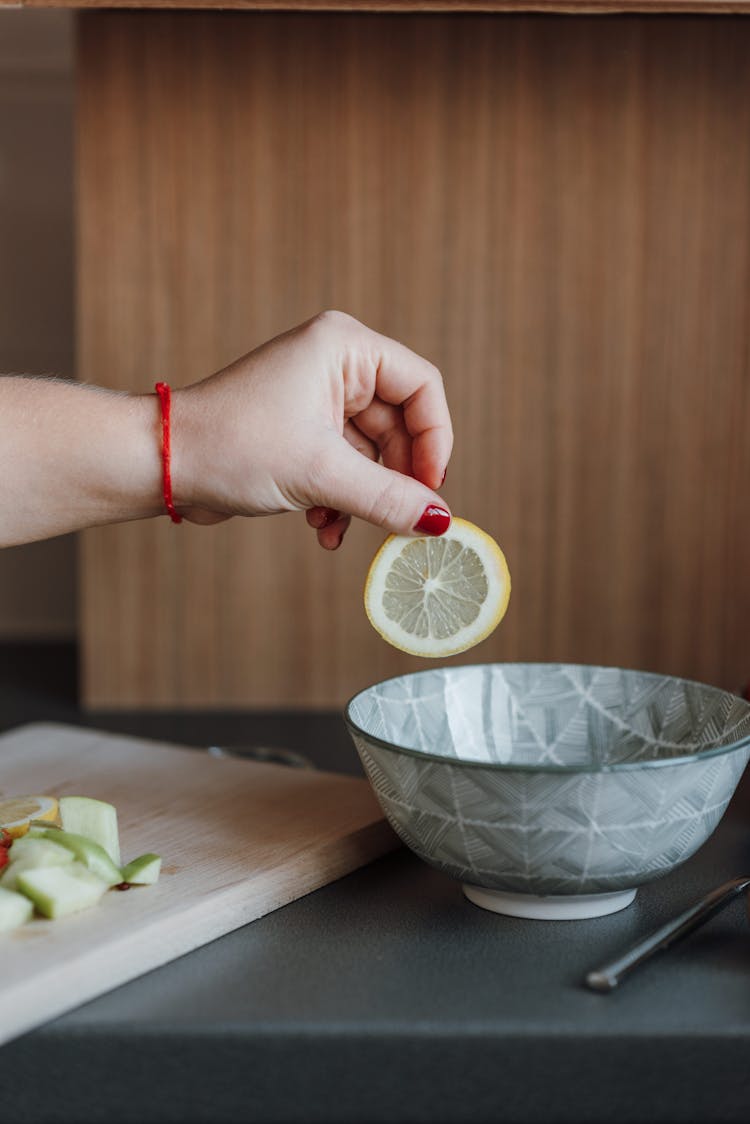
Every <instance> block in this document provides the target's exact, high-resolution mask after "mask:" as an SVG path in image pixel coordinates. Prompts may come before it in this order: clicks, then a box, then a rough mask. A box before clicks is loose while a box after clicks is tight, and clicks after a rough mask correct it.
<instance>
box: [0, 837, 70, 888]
mask: <svg viewBox="0 0 750 1124" xmlns="http://www.w3.org/2000/svg"><path fill="white" fill-rule="evenodd" d="M74 858H75V856H74V854H73V852H72V851H71V850H70V849H69V848H68V847H61V846H60V844H59V843H53V842H52V840H51V839H35V838H33V837H31V838H29V836H28V835H24V836H23V837H22V838H21V839H17V840H16V842H15V843H14V844H13V847H12V848H11V851H10V862H9V863H8V866H7V867H6V869H5V870H4V871H3V876H2V878H0V886H3V887H5V889H6V890H15V889H16V888H17V883H18V876H19V874H21V873H22V872H23V871H25V870H37V869H38V868H40V867H45V866H66V865H67V864H68V863H72V862H73V860H74Z"/></svg>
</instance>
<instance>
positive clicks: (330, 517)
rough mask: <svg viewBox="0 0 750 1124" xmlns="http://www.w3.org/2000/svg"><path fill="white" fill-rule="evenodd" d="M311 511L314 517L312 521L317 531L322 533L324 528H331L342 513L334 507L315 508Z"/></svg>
mask: <svg viewBox="0 0 750 1124" xmlns="http://www.w3.org/2000/svg"><path fill="white" fill-rule="evenodd" d="M310 511H311V515H312V519H311V520H310V521H311V523H312V525H313V526H314V527H315V530H316V531H322V530H323V528H324V527H330V526H331V523H335V522H336V520H337V519H338V518H339V516H340V515H341V512H340V511H336V509H335V508H333V507H313V508H311V509H310Z"/></svg>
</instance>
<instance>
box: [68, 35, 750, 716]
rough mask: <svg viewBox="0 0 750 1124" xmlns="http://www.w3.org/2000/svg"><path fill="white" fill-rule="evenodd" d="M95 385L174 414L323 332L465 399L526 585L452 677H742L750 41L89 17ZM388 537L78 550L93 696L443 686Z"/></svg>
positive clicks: (264, 526) (490, 513)
mask: <svg viewBox="0 0 750 1124" xmlns="http://www.w3.org/2000/svg"><path fill="white" fill-rule="evenodd" d="M79 46H80V56H79V60H80V61H79V66H80V88H79V214H80V225H79V247H78V249H79V255H78V260H79V268H80V288H79V328H80V351H79V360H80V375H81V377H83V378H84V379H89V380H92V381H96V380H100V381H106V382H108V383H110V384H111V385H113V386H119V387H130V388H141V389H148V388H150V387H151V386H152V385H153V382H154V381H155V379H156V378H157V377H158V378H166V379H168V380H169V381H171V382H173V383H174V384H180V383H184V382H187V381H191V380H193V379H196V378H199V377H201V376H202V375H204V374H206V373H208V372H210V371H212V370H214V369H216V368H218V367H220V366H222V365H223V364H225V363H226V362H227V361H229V360H230V359H232V358H233V357H235V356H236V355H238V354H240V353H241V352H243V351H246V350H248V349H249V348H251V347H253V346H255V345H256V344H258V343H260V342H261V341H263V340H264V339H265V338H267V337H269V336H271V335H273V334H275V333H277V332H279V331H281V330H283V329H285V328H287V327H288V326H290V325H292V324H294V323H297V322H299V321H300V320H303V319H305V318H306V317H308V316H309V315H311V314H313V313H315V312H316V311H318V310H320V309H321V308H324V307H340V308H344V309H346V310H347V311H349V312H351V313H352V314H354V315H356V316H358V317H359V318H360V319H362V320H364V321H365V322H367V323H369V324H371V325H372V326H373V327H376V328H378V329H379V330H381V331H384V332H386V333H388V334H391V335H393V336H395V337H397V338H400V339H402V340H404V342H406V343H407V344H409V345H410V346H412V347H413V348H415V349H416V350H418V351H420V352H421V353H423V354H425V355H427V356H429V357H430V358H431V359H433V360H434V361H435V362H436V363H438V365H439V366H440V367H441V369H442V371H443V372H444V375H445V379H446V384H447V389H448V394H449V399H450V402H451V406H452V410H453V413H454V421H455V428H456V448H455V454H454V457H453V460H452V462H451V466H450V468H449V471H448V478H447V481H446V486H445V495H446V498H447V499H448V500H449V502H450V503H451V505H452V507H453V510H454V511H455V512H456V513H457V514H461V515H463V516H465V517H466V518H469V519H472V520H474V521H475V522H478V523H479V524H481V525H483V526H484V527H485V528H486V529H487V530H489V531H490V532H491V533H493V534H494V535H495V537H496V538H497V539H498V540H499V541H500V543H501V544H502V546H503V547H504V549H505V551H506V553H507V556H508V560H509V564H510V568H511V573H512V575H513V582H514V591H513V596H512V598H511V605H510V609H509V612H508V615H507V617H506V619H505V621H504V622H503V624H502V626H501V627H500V629H498V631H497V632H496V633H495V634H494V636H493V637H492V638H491V639H489V640H488V641H486V642H485V643H484V644H483V645H481V646H480V647H479V648H477V649H474V650H473V651H471V652H469V653H465V654H464V656H463V657H458V659H457V661H456V662H469V661H475V660H492V659H513V660H524V659H529V660H545V659H549V660H561V661H581V662H591V663H597V664H599V663H612V664H619V665H624V666H630V667H639V668H644V669H653V670H659V671H663V672H669V673H674V674H685V675H688V676H693V677H696V678H699V679H704V680H707V681H709V682H713V683H718V684H721V685H724V686H727V687H733V686H736V685H737V684H738V683H739V682H742V681H743V680H746V679H747V678H748V671H749V669H750V656H749V655H748V643H747V639H746V635H745V633H746V622H747V620H748V616H749V614H748V610H750V591H749V590H748V587H747V582H746V581H745V575H746V574H747V572H748V563H749V562H750V529H749V526H748V523H747V520H746V519H745V509H746V494H747V484H748V479H750V442H748V440H747V429H748V422H749V421H750V335H748V317H747V310H748V305H749V301H750V250H749V249H748V247H750V147H749V146H748V145H747V137H748V135H750V24H747V23H745V22H744V21H742V20H736V19H728V20H711V21H706V20H691V19H686V20H680V21H672V20H669V19H636V18H633V19H630V18H628V19H617V18H615V19H612V20H607V21H600V20H595V19H590V20H589V19H581V20H576V21H569V20H566V19H564V18H559V19H556V18H550V19H544V20H539V19H533V18H531V19H530V18H526V17H523V16H518V17H513V16H511V17H502V18H498V17H482V16H475V17H474V16H473V17H430V18H426V17H405V16H404V17H393V18H391V17H386V16H378V17H367V16H362V17H357V18H351V17H346V16H326V17H322V16H289V15H287V16H283V17H280V16H273V15H248V14H244V15H243V14H224V15H219V14H213V15H211V16H208V15H204V14H187V13H182V14H179V15H173V14H163V13H141V14H139V13H128V14H123V13H110V14H99V13H98V14H93V15H84V16H82V17H81V36H80V45H79ZM380 538H381V536H380V535H379V533H378V532H376V531H373V530H371V529H369V528H365V527H362V526H359V527H357V528H356V529H353V531H352V532H350V535H349V538H348V540H347V542H346V544H345V546H344V548H343V549H342V550H341V551H340V552H338V553H337V554H335V555H329V554H324V553H323V552H322V551H319V549H318V548H317V546H316V544H315V542H314V539H313V537H312V534H311V532H310V531H309V529H308V528H307V527H306V526H305V523H304V518H303V517H302V516H299V517H295V516H285V517H282V518H276V519H273V520H254V521H248V522H244V523H243V522H239V521H233V522H232V523H229V524H226V525H223V526H220V527H218V528H212V529H205V528H195V527H188V526H185V525H183V526H181V527H179V528H176V527H173V526H171V525H170V524H169V523H168V521H167V520H166V519H165V520H161V521H158V522H152V523H150V524H146V525H141V526H136V525H133V526H128V527H117V528H109V529H103V530H97V531H94V532H90V533H88V534H87V535H86V536H85V537H84V544H83V556H82V561H83V566H82V591H81V604H82V607H83V621H82V629H83V638H84V663H85V677H84V682H85V685H86V686H85V692H86V701H87V702H88V703H90V704H92V705H97V706H107V705H115V706H120V705H124V706H128V705H138V706H140V705H146V706H164V705H169V706H180V705H186V706H237V707H246V706H247V707H252V706H256V707H257V706H277V705H298V706H310V705H326V706H330V705H333V706H339V705H340V704H341V703H342V702H343V701H344V700H345V699H346V697H347V696H348V695H350V694H351V693H353V692H354V691H355V690H357V689H359V688H361V687H362V686H365V685H367V684H369V683H371V682H374V681H376V680H378V679H380V678H383V677H384V676H386V675H392V674H397V673H399V672H401V671H405V670H412V669H414V668H415V667H418V666H421V664H420V661H418V660H416V659H413V658H411V657H408V656H402V655H400V654H399V653H396V652H395V651H392V650H391V649H389V648H388V647H387V646H386V645H385V644H384V643H383V642H382V641H381V640H380V639H379V637H378V636H376V635H375V633H374V632H372V630H371V629H370V628H369V626H368V624H367V622H366V620H365V616H364V612H363V609H362V603H361V590H362V583H363V580H364V576H365V572H366V568H367V564H368V562H369V558H370V556H371V555H372V553H373V551H374V548H375V546H376V544H377V543H378V542H379V541H380Z"/></svg>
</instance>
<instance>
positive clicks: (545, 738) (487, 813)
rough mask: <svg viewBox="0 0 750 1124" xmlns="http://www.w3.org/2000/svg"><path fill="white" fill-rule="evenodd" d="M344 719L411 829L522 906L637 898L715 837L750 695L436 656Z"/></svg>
mask: <svg viewBox="0 0 750 1124" xmlns="http://www.w3.org/2000/svg"><path fill="white" fill-rule="evenodd" d="M345 718H346V723H347V726H348V727H349V731H350V733H351V735H352V737H353V739H354V743H355V745H356V747H357V750H358V752H359V755H360V758H361V759H362V763H363V765H364V767H365V769H366V771H367V775H368V777H369V779H370V782H371V784H372V786H373V788H374V790H375V792H376V794H377V797H378V799H379V801H380V804H381V806H382V808H383V811H384V812H385V814H386V816H387V817H388V819H389V821H390V823H391V824H392V825H393V827H394V828H395V830H396V831H397V833H398V834H399V836H400V837H401V839H402V840H403V841H404V843H406V845H407V846H408V847H410V848H411V849H412V850H413V851H415V852H416V853H417V854H418V855H419V856H420V857H421V858H423V859H424V860H425V861H426V862H428V863H430V864H431V865H432V866H436V867H438V868H439V869H440V870H444V871H447V872H448V873H449V874H451V875H453V877H454V878H457V879H459V880H460V881H461V882H462V883H463V887H464V892H465V894H466V896H467V897H468V898H469V899H470V900H471V901H473V902H475V903H476V904H477V905H481V906H484V907H486V908H489V909H494V910H496V911H498V912H501V913H511V914H515V915H516V916H521V917H549V918H577V917H596V916H600V915H602V914H605V913H613V912H615V911H616V910H618V909H622V908H624V907H625V906H626V905H629V904H630V902H631V901H632V900H633V898H634V897H635V890H636V887H637V886H639V885H641V884H642V883H644V882H648V881H650V880H651V879H653V878H659V877H660V876H661V875H663V874H667V873H668V872H669V871H670V870H672V869H673V868H674V867H675V866H677V865H678V864H680V863H682V862H684V861H685V859H687V858H689V857H690V855H692V854H693V852H694V851H696V850H697V848H698V847H700V846H701V844H702V843H704V842H705V841H706V839H707V838H708V836H709V835H710V834H711V832H712V831H713V830H714V828H715V827H716V825H717V824H718V822H719V820H720V819H721V816H722V814H723V812H724V809H725V808H726V806H727V804H728V802H729V799H730V797H731V796H732V793H733V792H734V790H735V788H736V786H737V782H738V781H739V778H740V776H741V774H742V771H743V769H744V768H745V765H746V764H747V761H748V758H749V757H750V703H748V702H746V701H744V700H743V699H740V698H738V697H737V696H735V695H732V694H730V693H729V692H726V691H721V690H718V689H717V688H715V687H708V686H704V685H702V684H700V683H693V682H690V681H688V680H684V679H673V678H669V677H667V676H663V675H652V674H649V673H646V672H639V671H623V670H620V669H618V668H607V667H585V666H579V665H574V664H484V665H476V666H472V667H450V668H437V669H435V670H429V671H421V672H417V673H416V674H413V675H403V676H400V677H399V678H397V679H389V680H386V681H385V682H383V683H378V684H376V685H375V686H373V687H370V688H368V689H367V690H366V691H362V692H361V693H360V694H358V695H356V696H355V697H354V698H353V699H352V700H351V701H350V702H349V704H348V706H347V708H346V713H345Z"/></svg>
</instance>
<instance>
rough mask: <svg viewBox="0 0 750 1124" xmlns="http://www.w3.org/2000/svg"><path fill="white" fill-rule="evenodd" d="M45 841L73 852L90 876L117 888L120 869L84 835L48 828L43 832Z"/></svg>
mask: <svg viewBox="0 0 750 1124" xmlns="http://www.w3.org/2000/svg"><path fill="white" fill-rule="evenodd" d="M44 838H45V839H51V840H52V842H53V843H59V844H60V846H61V847H67V848H68V850H69V851H72V852H73V855H74V856H75V858H76V859H77V860H78V861H79V862H80V863H81V864H82V865H83V866H85V867H86V868H87V869H88V870H90V871H91V873H92V874H95V875H96V877H97V878H99V879H101V880H102V881H103V882H105V883H106V884H107V886H117V885H118V883H120V882H122V874H121V873H120V868H119V867H118V866H115V864H114V863H113V862H112V859H111V858H110V857H109V855H108V854H107V852H106V851H105V850H104V848H103V847H100V846H99V844H98V843H94V841H93V840H92V839H88V838H87V837H86V836H85V835H76V834H75V833H74V832H72V831H62V830H60V828H57V827H49V828H47V830H46V831H45V832H44Z"/></svg>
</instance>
